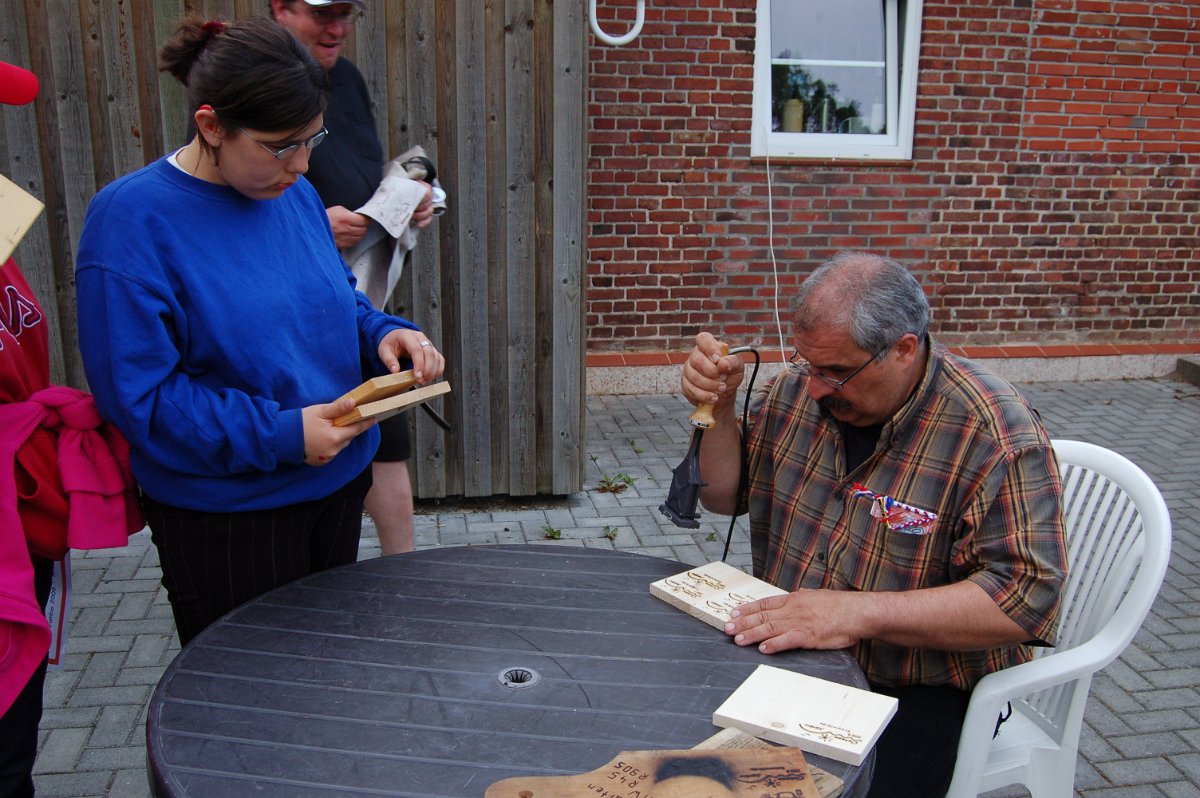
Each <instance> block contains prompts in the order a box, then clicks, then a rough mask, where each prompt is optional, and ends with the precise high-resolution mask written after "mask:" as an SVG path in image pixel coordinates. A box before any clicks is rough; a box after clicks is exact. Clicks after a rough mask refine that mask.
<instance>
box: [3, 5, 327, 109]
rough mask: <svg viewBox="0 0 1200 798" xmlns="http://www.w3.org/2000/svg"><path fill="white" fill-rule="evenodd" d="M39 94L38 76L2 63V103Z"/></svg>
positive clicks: (19, 102) (16, 102)
mask: <svg viewBox="0 0 1200 798" xmlns="http://www.w3.org/2000/svg"><path fill="white" fill-rule="evenodd" d="M305 2H307V0H305ZM37 93H38V79H37V76H36V75H34V74H33V73H32V72H30V71H29V70H28V69H21V67H19V66H13V65H12V64H9V63H6V62H4V61H0V103H3V104H4V105H25V104H27V103H31V102H33V98H34V97H36V96H37Z"/></svg>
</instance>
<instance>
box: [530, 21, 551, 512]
mask: <svg viewBox="0 0 1200 798" xmlns="http://www.w3.org/2000/svg"><path fill="white" fill-rule="evenodd" d="M531 11H532V13H533V24H532V26H531V27H530V32H531V33H532V34H533V47H532V49H531V55H532V57H533V68H532V69H531V70H530V73H529V87H528V89H526V91H527V92H528V96H529V97H530V99H531V101H532V104H533V113H532V115H531V117H530V121H531V124H532V131H531V136H530V138H531V141H532V145H533V149H532V153H531V154H532V160H531V163H530V167H531V177H532V180H531V181H530V192H531V196H530V199H531V201H532V206H531V207H530V209H529V210H530V216H529V218H530V220H531V221H532V224H533V253H534V255H533V261H534V263H535V264H536V267H535V270H534V274H535V280H534V307H535V308H536V309H537V312H536V315H535V319H536V327H535V329H536V331H537V339H536V340H537V350H536V351H537V352H538V353H539V357H537V359H536V361H535V363H536V365H535V375H536V377H535V379H536V382H535V384H534V391H535V394H536V407H537V414H536V421H535V423H536V425H537V438H536V443H535V445H534V448H533V452H534V458H535V461H534V491H533V492H534V493H551V492H552V487H553V485H554V458H553V456H552V453H553V451H554V446H555V434H554V415H555V406H556V405H557V404H558V401H559V392H558V386H556V385H555V384H554V368H555V364H554V358H553V357H547V356H542V353H546V354H549V353H551V352H553V351H554V335H555V333H556V332H557V328H556V326H555V323H554V322H555V317H554V310H555V306H554V295H555V289H554V272H555V270H554V146H555V140H556V139H557V138H558V135H559V134H558V120H557V118H556V111H557V109H556V108H555V105H554V62H555V59H556V58H557V53H555V52H554V7H553V6H552V5H551V4H550V0H532V8H531Z"/></svg>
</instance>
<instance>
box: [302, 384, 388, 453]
mask: <svg viewBox="0 0 1200 798" xmlns="http://www.w3.org/2000/svg"><path fill="white" fill-rule="evenodd" d="M353 409H354V400H353V399H342V400H340V401H337V402H329V403H328V404H323V405H309V406H308V407H305V408H303V409H302V410H301V411H300V418H301V420H302V423H303V425H304V462H305V463H306V464H308V465H312V466H322V465H325V464H326V463H328V462H329V461H330V460H332V459H333V458H335V457H337V456H338V453H339V452H341V451H342V449H345V448H346V447H347V446H349V445H350V441H352V440H354V439H355V438H357V437H358V436H359V435H361V434H362V433H364V432H366V431H367V430H369V429H370V428H371V427H373V426H375V423H376V422H375V419H373V418H368V419H365V420H363V421H356V422H354V423H353V424H347V425H346V426H344V427H335V426H334V425H333V420H334V419H335V418H339V417H341V416H344V415H346V414H347V413H349V412H350V411H351V410H353Z"/></svg>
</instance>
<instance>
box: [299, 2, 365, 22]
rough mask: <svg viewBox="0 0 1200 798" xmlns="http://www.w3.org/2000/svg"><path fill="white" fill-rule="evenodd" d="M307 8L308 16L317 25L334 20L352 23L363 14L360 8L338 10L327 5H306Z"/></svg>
mask: <svg viewBox="0 0 1200 798" xmlns="http://www.w3.org/2000/svg"><path fill="white" fill-rule="evenodd" d="M307 8H308V14H309V16H311V17H312V18H313V21H314V22H316V23H317V24H318V25H332V24H333V23H335V22H340V23H342V24H343V25H353V24H354V23H355V22H358V20H359V19H360V18H361V17H362V15H363V10H362V9H361V8H346V9H342V10H340V11H339V10H337V9H335V8H331V7H329V6H320V7H313V6H307Z"/></svg>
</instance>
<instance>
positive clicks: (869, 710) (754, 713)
mask: <svg viewBox="0 0 1200 798" xmlns="http://www.w3.org/2000/svg"><path fill="white" fill-rule="evenodd" d="M897 705H898V702H897V701H896V699H895V698H892V697H891V696H887V695H883V694H882V693H872V692H871V691H870V690H863V689H860V688H858V687H851V686H849V685H845V684H838V683H837V682H831V681H829V680H827V679H818V678H816V677H815V676H806V675H805V674H802V673H795V672H794V671H789V670H784V669H783V668H776V667H774V666H772V665H759V666H758V667H757V668H756V669H755V670H754V672H753V673H751V674H750V676H749V677H747V678H746V680H745V681H744V682H742V684H741V686H740V687H738V688H737V689H736V690H734V691H733V694H732V695H730V696H729V698H727V699H725V703H723V704H721V706H719V707H717V709H716V711H715V712H713V724H714V725H716V726H721V727H724V728H730V727H732V728H735V729H741V730H742V731H744V732H746V733H747V734H752V735H754V736H755V737H761V738H762V739H764V740H770V741H771V742H774V743H779V744H780V745H789V746H795V747H797V748H799V749H801V750H803V751H808V752H811V753H814V754H820V755H822V756H827V757H829V758H830V759H836V760H837V761H838V762H845V763H846V764H849V765H861V764H862V763H863V761H864V760H865V759H866V758H867V754H869V753H870V752H871V748H873V747H874V745H875V742H876V741H877V740H878V739H879V735H880V734H882V733H883V729H884V727H885V726H887V724H888V721H890V720H891V719H892V716H893V715H895V714H896V707H897Z"/></svg>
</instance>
